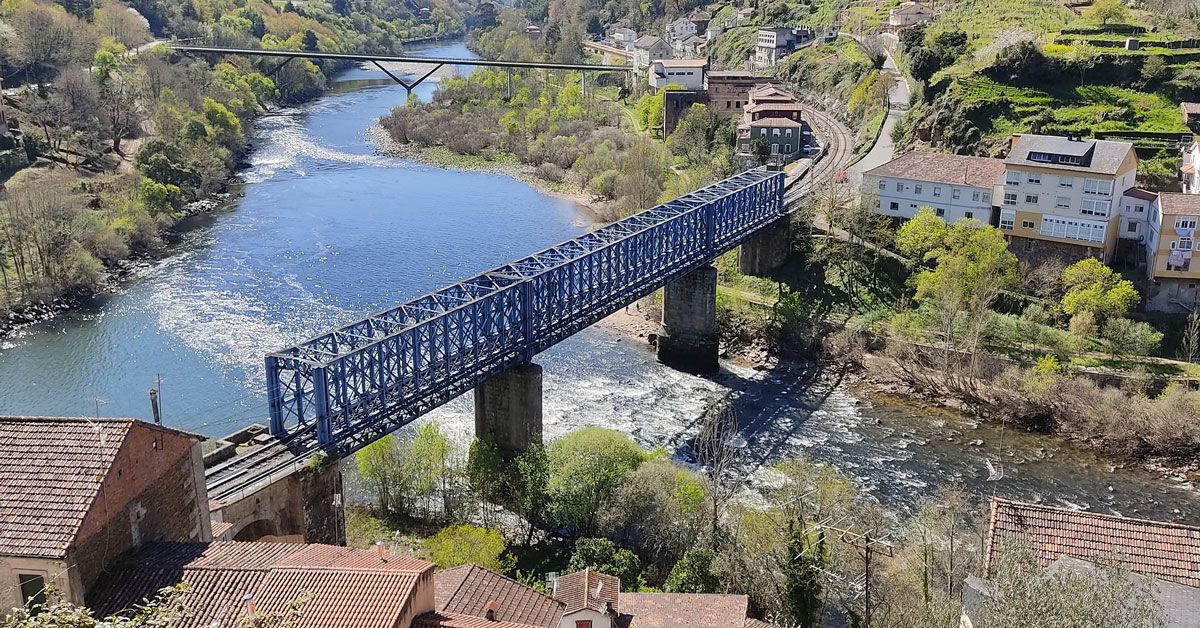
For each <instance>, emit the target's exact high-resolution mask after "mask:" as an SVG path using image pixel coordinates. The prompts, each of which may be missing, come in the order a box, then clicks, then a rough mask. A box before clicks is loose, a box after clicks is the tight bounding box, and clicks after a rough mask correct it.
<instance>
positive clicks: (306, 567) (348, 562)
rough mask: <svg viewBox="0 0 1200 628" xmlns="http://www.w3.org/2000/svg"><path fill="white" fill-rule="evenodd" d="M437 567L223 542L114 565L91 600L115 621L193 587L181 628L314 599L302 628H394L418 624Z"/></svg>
mask: <svg viewBox="0 0 1200 628" xmlns="http://www.w3.org/2000/svg"><path fill="white" fill-rule="evenodd" d="M432 572H433V563H429V562H426V561H423V560H417V559H415V558H408V557H403V556H397V555H394V554H390V553H387V552H378V551H370V550H355V549H350V548H346V547H336V546H332V545H300V544H293V543H265V542H238V541H216V542H213V543H151V544H147V545H145V546H143V548H142V550H141V551H139V552H138V553H136V554H133V555H131V556H127V557H125V558H123V559H121V560H119V561H118V562H116V563H114V565H113V566H112V568H111V569H110V571H109V573H108V574H106V576H104V577H103V578H101V580H100V581H99V582H98V583H97V586H96V587H95V588H93V590H92V591H91V592H90V593H89V597H90V599H89V603H90V605H91V607H92V608H93V610H94V611H95V612H96V613H97V614H99V615H109V614H112V613H116V612H119V611H122V610H125V609H128V608H131V607H133V606H134V605H136V604H138V603H139V602H141V601H142V600H143V599H146V598H150V597H153V596H154V595H155V593H156V592H157V591H158V590H160V589H162V588H163V587H167V586H172V585H175V584H178V583H179V582H187V584H188V591H187V593H186V594H185V595H184V603H185V604H187V606H188V607H189V609H190V610H191V613H190V614H189V616H188V617H186V618H184V619H183V620H181V621H179V622H176V623H174V624H172V626H174V627H176V628H193V627H194V628H208V627H209V626H212V625H214V624H215V625H220V626H231V625H234V624H235V623H236V620H237V619H238V618H239V617H240V616H242V615H243V614H246V613H248V612H252V611H250V607H249V605H248V604H247V601H248V600H247V596H249V598H248V599H249V600H250V601H252V602H253V610H254V611H258V612H264V613H271V612H276V611H284V610H286V609H287V607H288V605H289V604H291V603H292V602H293V601H295V600H296V599H297V598H298V597H299V594H300V592H301V591H305V592H308V593H309V594H310V595H311V597H310V599H308V601H307V602H305V605H304V617H303V618H302V619H301V620H300V621H299V622H297V624H296V628H337V627H342V626H355V628H373V627H378V628H392V626H393V625H394V624H395V623H396V622H397V621H398V619H400V618H402V617H403V618H407V617H411V616H412V615H413V614H414V613H415V612H416V611H418V610H420V609H414V608H413V606H412V605H413V600H414V599H415V591H416V589H417V587H418V585H419V583H420V581H421V580H423V579H424V580H428V579H430V578H431V576H432Z"/></svg>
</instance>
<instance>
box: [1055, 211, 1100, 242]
mask: <svg viewBox="0 0 1200 628" xmlns="http://www.w3.org/2000/svg"><path fill="white" fill-rule="evenodd" d="M1106 227H1107V225H1105V224H1104V223H1103V222H1099V221H1094V220H1071V219H1069V218H1059V217H1057V216H1042V227H1041V229H1039V230H1038V233H1041V234H1042V235H1047V236H1051V237H1055V238H1069V239H1072V240H1085V241H1088V242H1104V240H1105V232H1106V231H1107V228H1106Z"/></svg>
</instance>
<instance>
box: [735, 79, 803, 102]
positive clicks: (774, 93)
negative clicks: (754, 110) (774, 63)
mask: <svg viewBox="0 0 1200 628" xmlns="http://www.w3.org/2000/svg"><path fill="white" fill-rule="evenodd" d="M747 96H748V98H749V99H750V101H751V102H758V101H764V100H776V101H777V100H789V101H794V100H796V96H795V94H793V93H791V92H789V91H787V90H786V89H783V88H782V87H779V86H778V85H775V84H774V83H766V84H764V85H757V86H755V87H754V89H752V90H750V92H749V94H748V95H747Z"/></svg>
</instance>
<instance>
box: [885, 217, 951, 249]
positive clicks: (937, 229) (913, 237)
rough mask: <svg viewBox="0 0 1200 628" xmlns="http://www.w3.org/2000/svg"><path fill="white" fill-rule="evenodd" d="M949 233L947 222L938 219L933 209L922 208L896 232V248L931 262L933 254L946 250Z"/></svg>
mask: <svg viewBox="0 0 1200 628" xmlns="http://www.w3.org/2000/svg"><path fill="white" fill-rule="evenodd" d="M947 233H948V228H947V225H946V221H944V220H942V219H941V218H938V216H937V215H936V214H934V213H933V209H932V208H929V207H922V208H920V209H918V210H917V214H916V215H915V216H913V217H912V218H911V219H910V220H906V221H905V222H904V224H903V225H900V228H899V229H898V230H897V231H896V248H898V249H900V252H901V253H903V254H905V255H908V256H910V257H915V258H917V259H918V260H923V261H929V259H928V258H927V256H928V255H929V254H930V253H931V252H935V251H936V252H941V251H942V250H944V248H945V243H946V235H947Z"/></svg>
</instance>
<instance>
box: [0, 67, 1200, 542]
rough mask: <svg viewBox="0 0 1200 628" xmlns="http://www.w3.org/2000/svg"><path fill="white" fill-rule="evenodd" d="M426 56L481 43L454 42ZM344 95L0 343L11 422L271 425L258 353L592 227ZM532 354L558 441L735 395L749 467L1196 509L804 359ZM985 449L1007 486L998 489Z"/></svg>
mask: <svg viewBox="0 0 1200 628" xmlns="http://www.w3.org/2000/svg"><path fill="white" fill-rule="evenodd" d="M423 54H428V55H431V56H434V55H436V56H447V57H466V56H468V55H470V54H471V53H470V52H469V51H468V50H467V49H466V47H465V46H463V45H462V44H456V43H455V44H442V45H437V46H432V47H429V48H426V49H424V51H423ZM333 87H334V88H333V89H332V90H331V91H330V93H329V94H328V95H326V96H325V97H323V98H321V99H319V100H317V101H315V102H313V103H312V104H310V105H307V106H304V107H301V108H298V109H295V110H290V111H283V112H277V113H274V114H271V115H268V116H265V117H263V118H262V119H260V120H259V121H258V123H257V124H256V125H255V129H254V143H255V149H254V151H253V152H252V154H251V156H250V159H249V161H250V166H249V168H248V169H247V170H245V171H244V172H243V173H242V179H243V181H244V183H243V184H242V185H241V186H240V187H241V189H242V194H241V195H240V196H239V197H238V198H236V199H235V200H234V201H232V202H230V203H229V204H228V206H227V207H223V208H221V209H218V210H216V211H213V212H210V213H207V214H204V215H201V216H198V217H195V218H193V219H191V220H190V221H189V224H186V225H184V226H183V227H184V228H182V229H181V230H180V235H179V236H178V237H177V238H175V239H174V240H173V241H172V243H171V246H170V250H169V252H168V254H167V255H166V256H165V257H164V258H163V259H162V260H160V261H158V262H156V263H154V264H152V265H150V266H149V267H147V268H145V269H143V270H141V271H139V272H138V273H137V274H135V276H133V277H131V278H129V279H127V280H125V281H123V282H122V283H121V285H120V286H119V287H118V289H117V290H116V291H115V292H113V293H109V294H104V295H100V296H98V297H96V298H95V299H93V300H92V301H90V302H89V303H87V304H85V306H84V307H81V308H79V309H78V310H76V311H73V312H71V313H68V314H64V315H62V316H59V317H57V318H55V319H53V320H50V321H47V322H43V323H41V324H38V325H35V326H33V327H29V328H26V329H24V330H22V331H21V332H19V333H18V334H16V335H15V336H13V337H10V338H8V339H6V340H4V341H0V342H3V344H2V345H0V414H13V415H91V414H93V413H95V412H97V408H98V409H99V413H100V414H102V415H105V416H135V417H146V416H148V415H149V402H148V396H147V391H148V389H149V388H150V387H151V386H153V385H154V384H155V381H156V377H157V376H159V375H161V377H162V392H161V398H162V411H163V418H164V422H165V423H166V424H167V425H170V426H173V427H178V428H182V429H187V430H193V431H197V432H200V433H203V434H206V435H209V436H219V435H222V434H225V433H228V432H231V431H233V430H234V429H236V428H237V427H239V426H241V425H244V424H246V423H248V422H251V421H265V420H266V403H265V400H264V384H263V379H264V375H263V356H264V355H265V354H266V353H268V352H270V351H273V350H276V349H279V348H281V347H283V346H286V345H288V344H291V343H293V342H294V341H296V340H298V339H300V338H304V337H307V336H310V335H312V334H314V333H316V332H318V331H320V330H323V329H326V328H328V327H331V326H334V325H337V324H340V323H344V322H348V321H350V320H353V319H355V318H358V317H360V316H361V315H362V314H363V313H365V312H369V311H375V310H379V309H383V308H385V307H387V306H390V305H392V304H394V303H397V302H400V301H403V300H406V299H408V298H411V297H413V296H416V295H419V294H421V293H423V292H426V291H429V290H432V289H435V288H438V287H440V286H443V285H446V284H449V283H453V282H455V281H456V280H458V279H460V278H462V277H466V276H469V275H471V274H473V273H476V272H478V271H481V270H484V269H486V268H490V267H493V266H496V265H499V264H501V263H503V262H506V261H509V260H511V259H515V258H517V257H520V256H522V255H525V254H527V253H530V252H533V251H536V250H538V249H540V248H544V247H546V246H548V245H552V244H555V243H557V242H560V241H562V240H565V239H568V238H570V237H573V236H575V235H578V234H580V233H582V232H584V231H585V230H586V229H587V227H588V220H587V217H586V215H585V214H584V213H583V212H581V211H580V208H578V207H576V206H575V205H574V204H572V203H571V202H569V201H564V200H561V199H558V198H554V197H550V196H546V195H543V194H540V193H538V192H537V191H535V190H534V189H532V188H530V187H529V186H527V185H525V184H524V183H521V182H519V181H516V180H514V179H512V178H509V177H506V176H502V175H495V174H481V173H472V172H462V171H456V170H445V169H439V168H433V167H429V166H425V165H420V164H414V163H411V162H408V161H404V160H400V159H393V158H386V157H380V156H377V155H376V154H375V152H374V148H373V146H372V145H371V144H370V142H369V141H368V139H367V135H366V130H367V128H368V127H369V126H370V125H371V124H372V122H373V121H374V120H375V119H376V118H378V117H379V116H380V115H382V114H384V113H386V112H387V111H388V110H389V109H390V108H392V107H394V106H397V105H400V104H402V103H403V102H404V100H405V92H404V90H403V89H402V88H401V87H399V86H397V85H394V84H392V83H391V81H390V80H388V79H387V77H386V76H384V75H383V74H382V73H381V72H378V71H368V70H352V71H349V72H346V73H343V74H342V75H340V76H339V77H338V79H337V80H336V82H335V84H334V86H333ZM433 87H434V86H433V85H432V84H430V83H427V84H424V85H422V86H421V87H420V88H418V90H417V91H418V94H419V95H420V96H421V97H424V98H427V97H428V96H429V94H430V93H431V91H432V89H433ZM538 361H539V362H540V363H542V364H543V365H544V367H545V432H546V436H547V437H548V438H552V437H555V436H558V435H561V434H563V433H565V432H567V431H569V430H571V429H574V428H577V427H579V426H582V425H588V424H598V425H604V426H608V427H612V428H615V429H618V430H621V431H623V432H626V433H628V434H630V435H631V436H633V437H634V438H635V439H636V440H637V441H638V442H639V443H641V444H642V445H643V446H647V447H656V446H665V447H667V448H668V450H669V451H675V450H677V449H682V443H684V442H685V441H686V436H687V434H689V433H691V432H692V431H694V429H695V422H696V418H697V417H698V416H700V414H701V413H702V412H703V409H704V408H705V407H706V405H707V404H708V403H709V402H711V401H712V400H714V399H716V398H719V397H720V396H722V395H723V394H725V393H726V392H727V391H729V390H734V391H737V392H736V395H735V396H736V399H737V402H736V403H737V406H738V410H739V416H740V417H741V421H742V423H743V425H744V431H743V434H744V436H745V438H746V440H747V443H748V444H747V447H746V448H745V452H746V455H745V460H744V464H745V466H746V468H747V472H748V474H749V475H750V476H751V477H754V478H761V477H763V476H764V475H765V474H766V473H767V470H768V469H769V467H770V465H771V463H773V462H776V461H779V460H781V459H784V458H787V457H788V456H794V455H798V454H801V453H806V454H808V455H810V456H812V457H814V458H816V459H818V460H822V461H826V462H829V463H830V464H833V465H835V466H837V467H839V468H841V469H843V470H845V471H846V472H847V473H849V474H851V475H853V476H854V477H855V478H856V479H857V480H858V482H859V483H860V484H861V485H862V486H863V487H864V488H866V489H867V490H869V491H871V492H872V493H874V494H876V495H877V496H878V497H879V498H880V499H881V501H883V502H884V503H885V504H887V505H889V506H892V507H894V508H897V509H899V510H911V508H912V507H913V506H914V505H915V504H916V503H917V501H918V500H919V499H920V498H921V497H923V496H925V495H928V494H930V493H931V492H932V491H933V490H934V489H935V487H936V486H937V485H939V484H942V483H946V482H960V483H962V484H964V485H965V486H967V487H968V488H969V489H970V490H971V492H972V493H973V494H974V495H976V496H977V497H980V498H983V497H987V496H990V495H993V494H995V495H1001V496H1009V497H1015V498H1020V499H1027V500H1044V501H1046V502H1048V503H1052V504H1066V505H1073V506H1080V507H1091V508H1096V509H1099V510H1104V511H1109V512H1119V513H1122V514H1126V515H1136V516H1142V517H1153V518H1162V519H1170V520H1191V521H1193V522H1195V521H1196V520H1197V519H1196V518H1197V515H1198V514H1200V503H1198V501H1197V498H1196V495H1195V493H1194V492H1193V491H1192V490H1190V487H1188V486H1187V485H1185V484H1184V483H1183V481H1182V480H1176V479H1167V478H1163V477H1160V476H1158V475H1156V474H1152V473H1148V472H1145V471H1142V470H1138V469H1121V468H1112V466H1111V464H1110V463H1109V462H1107V461H1105V460H1103V459H1101V458H1099V457H1097V456H1094V455H1092V454H1090V453H1087V452H1084V451H1081V450H1079V449H1077V448H1075V447H1072V446H1069V445H1066V444H1064V443H1061V442H1059V441H1057V440H1054V439H1050V438H1046V437H1041V436H1034V435H1027V434H1017V433H1013V432H1012V431H1008V432H1007V433H1003V432H1001V431H1000V430H998V429H996V428H995V427H992V426H975V425H972V424H971V423H968V422H965V421H962V420H960V419H957V418H954V417H944V416H941V415H937V414H932V413H928V412H923V411H920V410H917V409H912V408H906V407H901V406H876V405H872V404H870V403H867V402H864V401H863V400H860V399H858V398H855V397H854V396H853V395H851V394H850V393H849V392H847V391H846V389H845V388H844V387H842V386H840V385H837V384H830V383H822V382H827V381H828V380H825V379H822V380H819V382H818V383H817V384H815V385H814V384H811V383H810V379H811V375H812V374H811V372H810V371H809V369H808V368H807V367H805V366H802V365H786V364H785V365H783V366H782V367H780V368H779V369H776V370H774V371H772V372H770V373H765V374H764V373H759V372H757V371H754V370H752V369H747V368H744V367H739V366H735V365H726V367H725V369H724V371H723V372H722V373H721V374H720V375H718V376H716V377H713V378H707V379H706V378H698V377H693V376H689V375H685V374H683V373H679V372H676V371H673V370H671V369H668V368H665V367H663V366H661V365H659V364H658V363H657V362H656V361H655V360H654V356H653V354H652V353H651V352H650V351H649V349H648V348H647V347H646V346H645V345H644V343H641V342H639V341H637V340H635V339H631V338H624V337H622V336H620V335H618V334H617V333H616V332H613V331H611V330H608V329H606V328H603V327H593V328H591V329H588V330H585V331H583V332H581V333H580V334H577V335H576V336H575V337H573V338H570V339H568V340H567V341H565V342H563V343H562V344H560V345H558V346H556V347H554V348H552V349H551V350H549V351H547V352H546V353H545V354H543V355H541V356H539V358H538ZM472 407H473V406H472V404H471V400H470V398H469V395H468V396H465V397H463V398H460V399H458V400H456V401H454V402H451V403H450V404H447V405H446V406H444V407H443V408H440V409H438V410H436V411H435V412H433V413H431V414H430V415H429V416H428V417H426V418H425V419H423V420H432V421H438V422H439V423H440V424H441V425H442V426H443V427H444V428H446V429H447V430H448V431H450V432H451V433H454V434H456V435H459V436H461V437H463V438H466V437H468V436H469V434H470V432H471V430H472V429H473V418H472ZM980 441H982V445H975V444H972V443H978V442H980ZM987 459H991V460H993V461H994V462H993V463H992V466H993V467H1002V468H1003V470H1004V473H1003V475H1004V477H1003V478H1001V479H999V480H996V481H988V476H989V471H988V463H987Z"/></svg>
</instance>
